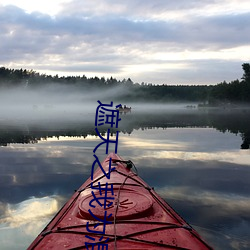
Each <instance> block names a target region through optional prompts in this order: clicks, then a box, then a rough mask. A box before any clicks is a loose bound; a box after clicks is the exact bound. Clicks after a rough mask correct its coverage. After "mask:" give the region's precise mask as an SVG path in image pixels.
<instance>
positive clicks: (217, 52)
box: [0, 0, 250, 85]
mask: <svg viewBox="0 0 250 250" xmlns="http://www.w3.org/2000/svg"><path fill="white" fill-rule="evenodd" d="M249 23H250V1H249V0H241V1H240V4H239V1H238V0H216V1H215V0H202V1H200V0H178V1H173V0H153V1H152V0H126V1H118V0H53V1H52V0H50V1H48V0H43V1H34V0H31V1H29V0H22V1H20V0H0V67H7V68H14V69H20V68H23V69H33V70H35V71H37V72H39V73H46V74H51V75H56V74H58V75H59V76H82V75H86V76H87V77H94V76H97V77H105V78H110V77H111V76H112V77H115V78H117V79H118V80H122V79H124V78H126V79H127V78H131V79H132V80H133V82H138V83H142V82H146V83H153V84H192V85H193V84H217V83H219V82H222V81H224V80H225V81H228V82H230V81H232V80H235V79H240V78H241V77H242V75H243V71H242V67H241V65H242V64H243V63H245V62H250V26H249Z"/></svg>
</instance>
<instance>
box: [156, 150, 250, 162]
mask: <svg viewBox="0 0 250 250" xmlns="http://www.w3.org/2000/svg"><path fill="white" fill-rule="evenodd" d="M151 154H152V157H155V158H160V159H162V158H164V159H184V160H199V161H223V162H229V163H235V164H241V165H247V166H249V162H250V155H249V152H248V151H243V150H234V151H220V152H209V153H208V152H179V151H159V152H151Z"/></svg>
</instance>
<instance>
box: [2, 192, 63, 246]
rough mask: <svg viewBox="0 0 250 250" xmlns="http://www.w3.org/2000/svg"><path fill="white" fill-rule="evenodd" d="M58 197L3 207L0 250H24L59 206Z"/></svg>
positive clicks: (32, 199) (34, 199) (59, 200)
mask: <svg viewBox="0 0 250 250" xmlns="http://www.w3.org/2000/svg"><path fill="white" fill-rule="evenodd" d="M61 203H62V201H61V198H60V197H58V196H51V197H48V196H47V197H43V198H31V199H28V200H25V201H23V202H21V203H18V204H15V205H12V204H5V205H4V208H5V210H4V212H5V214H4V216H2V217H1V218H0V232H1V233H0V242H1V247H0V248H1V249H11V250H13V249H25V248H27V246H28V245H29V244H30V243H31V242H32V241H33V240H34V238H35V237H36V236H37V235H38V234H39V233H40V232H41V230H42V229H43V228H44V227H45V225H46V224H47V223H48V221H49V220H51V218H52V216H53V215H54V214H55V213H56V212H57V211H58V209H59V207H60V206H61Z"/></svg>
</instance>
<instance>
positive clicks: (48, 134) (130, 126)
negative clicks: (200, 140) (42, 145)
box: [0, 110, 250, 149]
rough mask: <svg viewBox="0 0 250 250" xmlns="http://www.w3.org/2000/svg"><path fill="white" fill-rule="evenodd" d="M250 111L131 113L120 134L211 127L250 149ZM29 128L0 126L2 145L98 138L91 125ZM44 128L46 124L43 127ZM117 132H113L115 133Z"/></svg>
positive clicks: (79, 124) (76, 124)
mask: <svg viewBox="0 0 250 250" xmlns="http://www.w3.org/2000/svg"><path fill="white" fill-rule="evenodd" d="M249 113H250V110H245V111H244V110H187V111H186V110H183V111H177V112H175V111H164V110H163V111H162V112H132V113H130V114H127V115H122V121H121V122H120V123H119V129H118V130H119V131H120V132H121V133H124V134H131V133H132V132H133V130H138V129H151V128H163V129H164V128H173V127H179V128H180V127H211V128H215V129H217V130H219V131H221V132H223V133H224V132H226V131H229V132H231V133H234V134H240V135H241V137H242V140H243V142H242V145H241V148H242V149H248V148H249V145H250V115H249ZM27 126H28V125H26V126H25V128H22V127H16V128H13V127H12V128H11V129H10V128H9V127H8V126H7V125H6V126H0V145H1V146H7V145H8V144H10V143H37V142H38V141H39V140H41V139H47V138H52V137H58V138H59V136H69V137H84V138H85V137H86V136H88V135H96V132H95V127H94V124H92V123H84V124H82V123H81V122H79V123H71V124H70V123H68V124H62V123H59V124H58V123H54V124H53V123H50V124H48V125H46V128H45V129H41V125H40V126H39V125H37V126H34V125H33V126H28V130H27ZM42 127H43V128H44V124H43V126H42ZM98 129H99V131H100V133H101V134H105V132H106V131H107V128H105V127H99V128H98ZM112 132H114V131H112Z"/></svg>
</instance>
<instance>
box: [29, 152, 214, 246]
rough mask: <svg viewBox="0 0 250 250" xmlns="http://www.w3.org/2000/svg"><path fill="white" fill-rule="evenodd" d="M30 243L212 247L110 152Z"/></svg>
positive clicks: (42, 244) (130, 168) (36, 244)
mask: <svg viewBox="0 0 250 250" xmlns="http://www.w3.org/2000/svg"><path fill="white" fill-rule="evenodd" d="M101 166H102V168H103V169H101V167H100V168H97V170H96V171H95V172H94V174H92V175H91V177H90V178H89V179H88V180H87V181H86V182H85V183H84V184H83V185H82V186H81V187H80V188H79V189H78V190H77V191H76V192H75V193H74V195H73V196H72V198H71V199H70V200H69V201H68V202H67V203H66V204H65V205H64V206H63V208H62V209H61V210H60V211H59V212H58V213H57V215H56V216H55V217H54V218H53V219H52V220H51V222H50V223H49V224H48V225H47V226H46V227H45V229H44V230H43V231H42V232H41V233H40V234H39V235H38V236H37V238H36V239H35V240H34V242H33V243H32V244H31V245H30V247H29V248H28V249H60V250H61V249H93V250H94V249H98V250H99V249H100V250H104V249H105V250H106V249H108V248H109V249H110V250H111V249H122V250H125V249H126V250H132V249H141V250H142V249H143V250H145V249H150V250H151V249H152V250H156V249H159V250H160V249H192V250H195V249H212V248H211V247H210V246H209V245H208V244H207V243H206V242H205V241H204V240H203V239H202V238H201V236H200V235H199V234H198V233H197V232H196V231H195V230H194V229H193V228H192V227H191V226H190V225H189V224H188V223H187V222H186V221H185V220H184V219H183V218H181V217H180V216H179V215H178V214H177V213H176V212H175V211H174V210H173V208H172V207H171V206H170V205H168V204H167V203H166V202H165V201H164V200H163V199H162V198H161V197H160V196H159V195H158V194H157V193H156V192H155V191H154V190H153V189H152V188H151V187H150V186H148V184H147V183H145V182H144V181H143V180H142V179H141V178H140V177H139V176H138V175H137V174H136V172H135V171H133V170H132V168H133V166H134V165H133V163H132V162H131V161H124V160H123V159H122V158H121V157H119V156H118V155H117V154H114V153H111V154H109V155H108V156H107V158H106V159H105V160H104V161H103V162H102V164H101Z"/></svg>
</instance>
